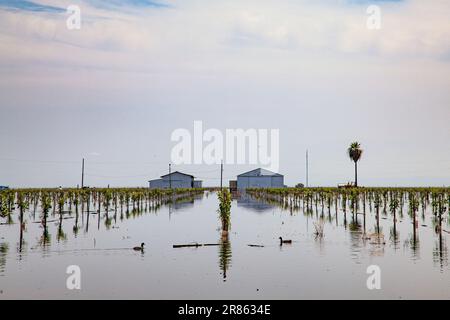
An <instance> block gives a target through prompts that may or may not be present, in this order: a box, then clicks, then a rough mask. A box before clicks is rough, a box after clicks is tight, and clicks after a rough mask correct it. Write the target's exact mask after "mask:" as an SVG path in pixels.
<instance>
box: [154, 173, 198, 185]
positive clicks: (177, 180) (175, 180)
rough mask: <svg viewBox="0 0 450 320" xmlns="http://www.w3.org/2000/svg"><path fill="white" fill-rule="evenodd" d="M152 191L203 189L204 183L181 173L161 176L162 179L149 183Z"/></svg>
mask: <svg viewBox="0 0 450 320" xmlns="http://www.w3.org/2000/svg"><path fill="white" fill-rule="evenodd" d="M149 187H150V189H169V188H172V189H188V188H201V187H202V181H199V180H194V176H192V175H190V174H186V173H182V172H179V171H175V172H172V173H170V174H166V175H164V176H161V179H155V180H150V181H149Z"/></svg>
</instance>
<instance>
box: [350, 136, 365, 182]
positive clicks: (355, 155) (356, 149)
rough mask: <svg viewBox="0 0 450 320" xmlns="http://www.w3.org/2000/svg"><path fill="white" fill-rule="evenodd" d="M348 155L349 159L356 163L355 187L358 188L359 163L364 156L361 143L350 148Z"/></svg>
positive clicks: (353, 144)
mask: <svg viewBox="0 0 450 320" xmlns="http://www.w3.org/2000/svg"><path fill="white" fill-rule="evenodd" d="M347 153H348V156H349V158H350V159H351V160H352V161H353V162H355V187H357V186H358V161H359V159H361V156H362V154H363V150H362V149H361V145H360V144H359V142H353V143H352V144H351V145H350V147H349V148H348V149H347Z"/></svg>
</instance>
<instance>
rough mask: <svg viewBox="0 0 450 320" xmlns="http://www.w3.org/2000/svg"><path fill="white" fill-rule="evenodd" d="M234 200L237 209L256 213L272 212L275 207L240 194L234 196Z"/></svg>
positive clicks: (245, 194)
mask: <svg viewBox="0 0 450 320" xmlns="http://www.w3.org/2000/svg"><path fill="white" fill-rule="evenodd" d="M236 200H237V206H238V207H242V208H244V209H247V210H251V211H254V212H258V213H262V212H265V211H269V210H273V209H274V208H275V205H273V204H270V203H268V202H267V201H261V200H258V199H255V198H254V197H252V196H251V195H249V194H247V193H240V194H239V195H236Z"/></svg>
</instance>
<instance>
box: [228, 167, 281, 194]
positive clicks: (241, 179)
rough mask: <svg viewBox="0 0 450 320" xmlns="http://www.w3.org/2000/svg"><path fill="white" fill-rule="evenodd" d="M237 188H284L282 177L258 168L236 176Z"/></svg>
mask: <svg viewBox="0 0 450 320" xmlns="http://www.w3.org/2000/svg"><path fill="white" fill-rule="evenodd" d="M237 188H238V189H247V188H284V176H283V175H281V174H279V173H275V172H272V171H269V170H266V169H262V168H258V169H255V170H252V171H249V172H245V173H242V174H240V175H238V176H237Z"/></svg>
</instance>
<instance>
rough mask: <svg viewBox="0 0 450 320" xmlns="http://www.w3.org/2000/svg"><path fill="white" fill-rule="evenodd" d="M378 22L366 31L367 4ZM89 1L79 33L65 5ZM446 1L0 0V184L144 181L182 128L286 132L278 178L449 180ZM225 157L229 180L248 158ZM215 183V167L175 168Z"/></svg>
mask: <svg viewBox="0 0 450 320" xmlns="http://www.w3.org/2000/svg"><path fill="white" fill-rule="evenodd" d="M373 4H375V5H378V6H379V8H380V9H381V13H382V15H381V29H380V30H370V29H368V28H367V23H366V22H367V19H368V17H369V15H368V14H367V11H366V10H367V8H368V6H369V5H373ZM70 5H78V6H79V8H80V9H81V19H82V20H81V29H80V30H69V29H68V28H67V26H66V20H67V18H68V17H69V14H68V13H67V12H66V10H67V7H69V6H70ZM449 17H450V2H449V1H448V0H432V1H425V0H403V1H392V0H391V1H375V0H372V1H363V0H360V1H357V0H323V1H317V0H226V1H222V0H216V1H208V0H173V1H172V0H167V1H164V0H161V1H158V2H155V1H151V0H124V1H119V0H110V1H107V0H68V1H66V0H58V1H57V0H0V150H1V151H0V185H10V186H13V187H36V186H59V185H62V186H75V185H76V184H78V183H80V180H81V179H80V170H81V159H82V158H83V157H84V158H86V184H88V185H93V186H106V185H108V184H110V185H111V186H145V185H146V181H147V180H148V179H151V178H157V177H159V176H160V175H161V174H164V173H165V172H166V171H167V164H168V162H170V160H171V159H170V154H171V149H172V147H173V146H174V145H175V143H174V142H172V141H171V140H170V137H171V133H172V132H173V131H174V130H175V129H177V128H186V129H189V130H193V121H194V120H201V121H203V125H204V126H205V128H206V129H207V128H217V129H219V130H223V132H224V131H225V130H226V129H227V128H243V129H249V128H256V129H258V128H261V129H279V130H280V169H279V171H280V173H283V174H285V176H286V181H285V182H286V183H287V184H289V185H293V184H295V183H297V182H304V180H305V150H306V149H309V153H310V183H311V184H312V185H320V186H335V185H336V184H337V183H343V182H347V181H350V180H352V179H353V165H352V163H351V162H350V160H348V158H347V156H346V148H347V146H348V145H349V144H350V142H352V141H354V140H357V141H360V142H361V144H362V147H363V148H364V150H365V152H364V155H363V159H362V160H361V162H360V166H359V168H360V173H359V176H360V177H359V180H360V184H362V185H367V186H383V185H386V186H416V185H417V186H427V185H436V186H442V185H447V186H448V185H450V139H449V138H450V125H449V119H450V90H449V88H450V24H449V23H448V21H449ZM253 167H254V166H250V165H227V166H225V174H224V176H225V178H226V180H228V179H229V178H233V177H234V176H235V175H236V174H237V173H241V172H243V171H246V170H247V169H251V168H253ZM174 169H175V170H181V171H186V172H189V173H193V174H194V175H196V176H197V177H198V178H199V179H203V180H205V184H206V185H216V184H218V177H219V170H218V166H206V165H192V166H178V167H175V168H174Z"/></svg>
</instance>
